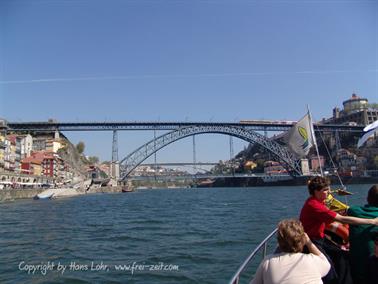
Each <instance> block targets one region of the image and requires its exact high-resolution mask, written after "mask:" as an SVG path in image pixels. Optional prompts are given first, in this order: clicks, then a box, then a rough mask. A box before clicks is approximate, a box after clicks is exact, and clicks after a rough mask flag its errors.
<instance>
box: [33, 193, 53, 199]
mask: <svg viewBox="0 0 378 284" xmlns="http://www.w3.org/2000/svg"><path fill="white" fill-rule="evenodd" d="M53 196H54V192H46V193H45V192H41V193H39V194H37V195H36V196H34V199H51V198H52V197H53Z"/></svg>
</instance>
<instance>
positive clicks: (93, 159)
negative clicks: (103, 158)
mask: <svg viewBox="0 0 378 284" xmlns="http://www.w3.org/2000/svg"><path fill="white" fill-rule="evenodd" d="M88 161H89V162H90V163H91V164H97V163H98V161H99V158H98V157H96V156H91V157H89V158H88Z"/></svg>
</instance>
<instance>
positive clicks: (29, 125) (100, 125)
mask: <svg viewBox="0 0 378 284" xmlns="http://www.w3.org/2000/svg"><path fill="white" fill-rule="evenodd" d="M294 123H295V122H294V121H275V120H272V121H268V120H261V121H259V120H254V121H248V122H247V121H245V122H136V121H135V122H5V125H3V127H4V128H6V129H8V130H9V131H40V132H51V131H107V130H108V131H115V130H176V129H179V128H184V127H193V126H199V127H208V126H210V127H211V126H215V127H219V126H228V127H239V128H244V129H248V130H254V131H286V130H289V129H290V128H291V127H292V126H293V124H294ZM314 128H315V131H347V132H362V131H363V128H364V126H363V125H357V126H354V125H332V124H320V123H315V124H314Z"/></svg>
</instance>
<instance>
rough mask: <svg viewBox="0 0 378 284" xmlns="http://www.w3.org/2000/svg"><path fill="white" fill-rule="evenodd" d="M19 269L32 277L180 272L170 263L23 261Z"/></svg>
mask: <svg viewBox="0 0 378 284" xmlns="http://www.w3.org/2000/svg"><path fill="white" fill-rule="evenodd" d="M18 269H19V270H21V271H24V272H26V273H27V274H30V275H35V274H42V275H46V274H47V273H48V272H50V271H57V272H59V273H61V274H62V275H63V274H64V273H65V272H67V271H91V272H109V271H120V272H122V271H123V272H128V273H131V274H134V273H136V272H138V271H179V266H178V265H175V264H170V263H164V262H158V263H155V264H146V263H138V262H132V263H126V264H112V265H109V264H104V262H103V261H101V262H94V261H91V262H89V263H78V262H76V261H71V262H69V263H61V262H60V261H59V262H54V261H47V262H41V263H40V264H29V263H27V262H25V261H21V262H20V263H19V264H18Z"/></svg>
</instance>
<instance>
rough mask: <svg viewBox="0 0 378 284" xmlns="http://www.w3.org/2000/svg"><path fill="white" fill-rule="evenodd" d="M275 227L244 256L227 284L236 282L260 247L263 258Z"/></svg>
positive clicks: (274, 232) (275, 230)
mask: <svg viewBox="0 0 378 284" xmlns="http://www.w3.org/2000/svg"><path fill="white" fill-rule="evenodd" d="M276 232H277V228H275V229H274V230H273V231H272V232H271V233H270V234H269V235H268V236H267V237H266V238H265V239H264V240H263V241H262V242H261V243H260V244H259V245H258V246H257V247H256V248H255V250H254V251H253V252H252V253H251V254H250V255H249V256H248V257H247V258H246V260H245V261H244V262H243V264H242V265H241V266H240V267H239V269H238V271H236V273H235V275H234V276H233V277H232V279H231V281H230V282H229V284H238V283H239V280H240V274H241V273H242V272H243V271H244V269H245V268H246V267H247V265H248V264H249V263H250V262H251V260H252V259H253V258H254V257H255V256H256V255H257V253H258V252H260V250H261V249H262V251H263V258H264V257H265V256H266V251H267V247H268V241H269V240H270V239H271V238H272V237H273V236H274V235H275V234H276Z"/></svg>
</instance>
